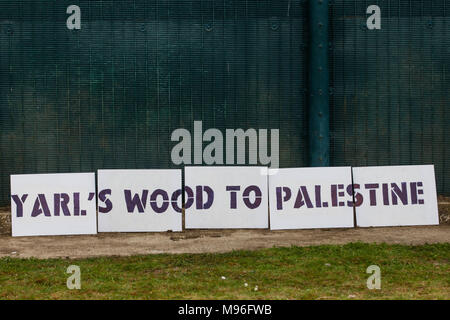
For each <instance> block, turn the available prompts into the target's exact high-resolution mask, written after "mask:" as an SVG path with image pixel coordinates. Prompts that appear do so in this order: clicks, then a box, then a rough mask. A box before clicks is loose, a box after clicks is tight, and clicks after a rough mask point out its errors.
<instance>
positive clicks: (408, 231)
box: [0, 197, 450, 259]
mask: <svg viewBox="0 0 450 320" xmlns="http://www.w3.org/2000/svg"><path fill="white" fill-rule="evenodd" d="M8 211H9V210H8V209H6V210H5V209H3V210H0V258H1V257H19V258H30V257H35V258H39V259H46V258H70V259H72V258H88V257H99V256H130V255H143V254H156V253H204V252H208V253H213V252H227V251H232V250H255V249H261V248H271V247H285V246H292V245H295V246H309V245H321V244H346V243H350V242H358V241H361V242H366V243H389V244H411V245H420V244H426V243H449V242H450V223H449V222H450V199H449V198H448V197H439V214H440V223H441V224H440V225H439V226H423V227H422V226H420V227H390V228H353V229H316V230H289V231H269V230H187V231H184V232H180V233H172V232H164V233H101V234H98V235H92V236H57V237H56V236H45V237H18V238H13V237H11V235H10V234H11V233H10V232H11V226H10V215H9V212H8ZM2 219H3V220H4V221H3V222H2V221H1V220H2ZM2 225H3V227H2Z"/></svg>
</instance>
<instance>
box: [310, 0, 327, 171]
mask: <svg viewBox="0 0 450 320" xmlns="http://www.w3.org/2000/svg"><path fill="white" fill-rule="evenodd" d="M309 21H310V32H311V42H310V48H311V51H310V70H309V92H310V96H309V160H310V165H311V166H312V167H323V166H329V165H330V106H329V70H328V0H310V1H309Z"/></svg>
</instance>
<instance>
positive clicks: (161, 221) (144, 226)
mask: <svg viewBox="0 0 450 320" xmlns="http://www.w3.org/2000/svg"><path fill="white" fill-rule="evenodd" d="M181 208H182V192H181V170H179V169H176V170H99V171H98V231H99V232H161V231H168V230H171V231H181V230H182V213H181Z"/></svg>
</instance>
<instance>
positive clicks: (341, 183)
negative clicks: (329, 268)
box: [269, 167, 354, 230]
mask: <svg viewBox="0 0 450 320" xmlns="http://www.w3.org/2000/svg"><path fill="white" fill-rule="evenodd" d="M269 172H270V175H269V199H270V229H272V230H282V229H313V228H351V227H353V226H354V222H353V197H352V176H351V174H352V173H351V168H350V167H337V168H292V169H276V170H274V171H273V174H272V170H269Z"/></svg>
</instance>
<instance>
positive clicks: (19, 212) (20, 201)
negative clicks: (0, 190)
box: [11, 194, 28, 218]
mask: <svg viewBox="0 0 450 320" xmlns="http://www.w3.org/2000/svg"><path fill="white" fill-rule="evenodd" d="M11 198H12V199H13V201H14V203H15V204H16V217H17V218H21V217H23V204H24V202H25V200H27V198H28V194H23V195H22V197H20V198H19V196H18V195H16V194H13V195H12V196H11Z"/></svg>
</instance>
